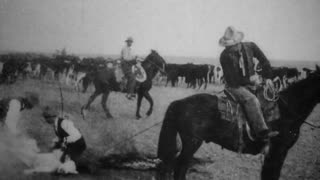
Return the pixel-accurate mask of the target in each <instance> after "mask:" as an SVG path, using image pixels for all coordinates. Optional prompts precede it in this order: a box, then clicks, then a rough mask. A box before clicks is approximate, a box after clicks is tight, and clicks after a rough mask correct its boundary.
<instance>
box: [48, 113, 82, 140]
mask: <svg viewBox="0 0 320 180" xmlns="http://www.w3.org/2000/svg"><path fill="white" fill-rule="evenodd" d="M58 119H59V118H56V119H55V122H54V125H55V129H56V131H57V129H58ZM61 128H62V129H63V130H64V131H65V132H66V133H68V135H69V136H67V137H66V141H67V143H73V142H75V141H77V140H79V139H80V138H81V133H80V131H79V130H78V129H77V128H76V127H75V126H74V124H73V122H72V121H71V120H69V119H67V118H64V119H63V121H62V122H61Z"/></svg>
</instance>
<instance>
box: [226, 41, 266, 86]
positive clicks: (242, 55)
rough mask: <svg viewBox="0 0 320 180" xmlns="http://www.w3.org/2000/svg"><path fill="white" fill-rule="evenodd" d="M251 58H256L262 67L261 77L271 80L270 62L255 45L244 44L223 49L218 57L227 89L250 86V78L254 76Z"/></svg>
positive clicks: (251, 43)
mask: <svg viewBox="0 0 320 180" xmlns="http://www.w3.org/2000/svg"><path fill="white" fill-rule="evenodd" d="M253 58H256V59H257V60H258V61H259V64H260V65H261V67H262V77H264V78H266V79H269V78H271V76H272V72H271V66H270V62H269V60H268V59H267V58H266V56H265V55H264V54H263V52H262V51H261V50H260V48H259V47H258V46H257V45H256V44H255V43H253V42H245V43H240V44H236V45H233V46H228V47H226V48H225V49H224V51H223V52H222V53H221V55H220V63H221V66H222V69H223V73H224V77H225V80H226V83H227V85H228V86H229V87H234V88H236V87H239V86H246V85H251V84H252V82H250V77H251V76H253V75H254V74H255V71H254V62H253ZM241 60H242V62H241Z"/></svg>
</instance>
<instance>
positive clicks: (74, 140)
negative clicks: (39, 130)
mask: <svg viewBox="0 0 320 180" xmlns="http://www.w3.org/2000/svg"><path fill="white" fill-rule="evenodd" d="M57 114H58V112H56V111H54V110H52V109H50V108H49V107H46V108H45V109H44V112H43V117H44V118H45V120H46V122H47V123H49V124H51V125H53V127H54V132H55V134H56V136H57V137H56V138H55V142H54V147H53V148H54V149H61V150H62V151H63V154H62V156H61V159H60V161H61V162H62V163H64V162H65V161H66V156H68V157H70V159H71V160H72V161H74V162H75V164H76V165H77V163H78V161H79V158H80V156H81V154H82V153H83V152H84V150H85V149H86V143H85V140H84V138H83V136H82V135H81V133H80V131H79V130H78V129H77V128H76V127H75V126H74V123H73V122H72V121H71V120H70V118H69V117H68V116H67V115H65V116H62V117H60V116H58V115H57Z"/></svg>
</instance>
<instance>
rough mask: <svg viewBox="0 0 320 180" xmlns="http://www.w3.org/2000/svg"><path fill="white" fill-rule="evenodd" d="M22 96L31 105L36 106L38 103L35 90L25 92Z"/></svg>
mask: <svg viewBox="0 0 320 180" xmlns="http://www.w3.org/2000/svg"><path fill="white" fill-rule="evenodd" d="M24 98H25V99H26V100H27V101H28V103H29V104H30V105H31V106H36V105H38V104H39V95H38V94H37V93H35V92H25V93H24Z"/></svg>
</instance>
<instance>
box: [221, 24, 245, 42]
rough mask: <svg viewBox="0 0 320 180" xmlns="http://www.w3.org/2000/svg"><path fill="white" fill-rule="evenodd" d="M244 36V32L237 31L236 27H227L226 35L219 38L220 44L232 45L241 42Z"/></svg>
mask: <svg viewBox="0 0 320 180" xmlns="http://www.w3.org/2000/svg"><path fill="white" fill-rule="evenodd" d="M243 38H244V34H243V32H240V31H237V30H236V29H235V28H234V27H232V26H229V27H227V29H226V31H225V33H224V35H223V37H222V38H220V40H219V45H220V46H223V47H225V46H232V45H235V44H238V43H240V42H241V41H242V40H243Z"/></svg>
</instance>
